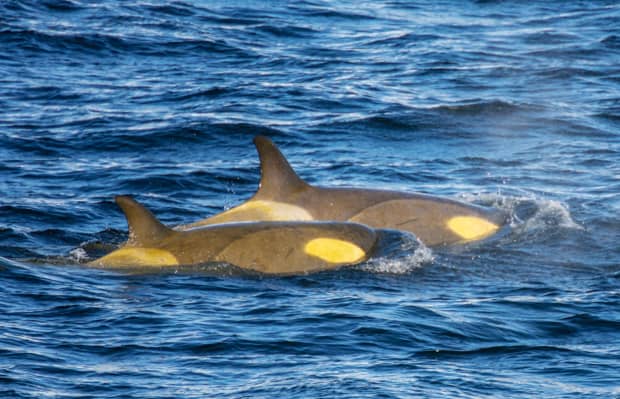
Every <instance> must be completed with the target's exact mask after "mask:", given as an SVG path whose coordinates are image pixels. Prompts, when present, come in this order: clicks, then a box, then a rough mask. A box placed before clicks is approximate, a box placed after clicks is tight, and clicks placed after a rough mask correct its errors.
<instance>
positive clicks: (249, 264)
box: [89, 196, 377, 274]
mask: <svg viewBox="0 0 620 399" xmlns="http://www.w3.org/2000/svg"><path fill="white" fill-rule="evenodd" d="M116 202H117V204H118V205H119V206H120V207H121V209H122V210H123V211H124V212H125V216H126V217H127V223H128V225H129V239H128V240H127V242H126V243H125V244H124V245H123V246H122V247H121V248H119V249H118V250H116V251H113V252H111V253H110V254H108V255H106V256H104V257H102V258H99V259H97V260H95V261H93V262H90V263H89V266H93V267H102V268H121V269H129V270H131V268H132V267H133V268H142V269H144V268H148V267H153V266H155V267H162V266H179V265H196V264H204V263H208V262H226V263H230V264H233V265H236V266H239V267H242V268H246V269H251V270H255V271H259V272H262V273H270V274H300V273H310V272H316V271H320V270H327V269H334V268H337V267H340V266H343V265H348V264H356V263H360V262H363V261H365V260H366V259H368V257H369V256H370V255H371V253H372V251H373V249H374V247H375V244H376V241H377V235H376V233H375V232H374V231H373V230H372V229H370V228H368V227H367V226H364V225H361V224H357V223H339V222H294V221H288V222H251V223H230V224H225V225H214V226H207V227H204V228H197V229H192V230H187V231H175V230H172V229H170V228H168V227H166V226H164V225H163V224H161V223H160V222H159V221H158V220H157V219H156V218H155V217H154V216H153V214H151V212H149V211H148V210H147V209H146V208H144V207H143V206H142V205H140V204H139V203H137V202H136V201H134V200H133V199H131V198H130V197H126V196H119V197H116Z"/></svg>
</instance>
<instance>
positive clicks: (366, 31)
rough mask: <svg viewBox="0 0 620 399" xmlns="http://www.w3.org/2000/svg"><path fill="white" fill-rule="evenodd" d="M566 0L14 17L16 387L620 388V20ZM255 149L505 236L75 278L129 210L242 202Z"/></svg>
mask: <svg viewBox="0 0 620 399" xmlns="http://www.w3.org/2000/svg"><path fill="white" fill-rule="evenodd" d="M566 3H568V2H542V1H541V2H529V3H528V4H524V3H523V2H494V1H477V2H476V1H467V2H460V1H440V2H415V1H402V2H401V1H385V2H353V1H351V2H348V1H338V2H336V1H333V2H332V1H303V2H279V1H273V2H254V1H240V2H235V1H232V2H220V1H193V2H189V1H188V2H181V1H174V2H166V3H165V4H164V3H162V2H145V1H136V2H122V1H113V0H106V1H100V2H87V1H77V0H57V1H35V0H31V1H6V2H2V3H0V53H2V55H3V56H2V57H1V58H0V193H1V194H2V195H1V196H0V304H1V305H2V311H1V312H0V397H7V398H16V397H23V398H30V397H32V398H43V397H52V398H69V397H71V398H76V397H77V398H86V397H123V398H128V397H135V398H149V397H152V398H154V397H157V398H178V397H183V398H203V397H228V398H241V397H247V398H261V397H264V398H273V397H274V396H281V397H286V398H315V397H335V396H339V397H355V398H360V397H369V398H378V397H383V398H407V397H438V398H439V397H441V398H443V397H461V398H480V397H502V398H505V397H521V398H531V397H548V398H582V397H601V398H610V397H620V383H618V370H619V369H620V310H619V309H620V289H619V286H620V245H619V244H618V242H619V238H620V217H619V216H618V215H619V213H620V133H619V132H620V7H619V6H618V5H617V4H616V2H613V1H608V2H605V1H591V2H571V4H566ZM256 134H263V135H267V136H269V137H271V138H272V139H273V140H274V141H275V142H276V143H277V144H279V145H280V146H281V149H282V150H283V152H284V153H285V155H287V157H288V158H289V159H290V161H291V163H292V164H293V165H294V167H295V168H296V169H297V170H298V172H299V173H300V175H301V176H302V177H304V178H305V179H307V180H308V181H309V182H311V183H316V184H321V185H327V186H350V185H353V186H362V187H374V188H386V189H398V190H406V191H420V192H426V193H431V194H434V195H442V196H447V197H454V198H458V199H461V200H464V201H469V202H475V203H480V204H484V205H489V206H494V207H498V208H502V209H504V210H507V211H508V212H509V213H510V215H511V217H512V223H511V228H510V230H509V231H508V232H506V233H505V234H502V235H501V236H499V237H496V238H494V239H491V240H489V241H487V242H483V243H478V244H475V245H468V246H464V247H452V248H433V249H428V248H426V247H424V246H423V245H420V244H418V243H416V242H414V241H410V240H407V239H406V238H402V237H401V238H399V237H397V236H396V235H395V237H394V238H393V240H392V241H391V242H389V243H388V245H387V248H385V251H384V252H383V255H382V256H380V257H378V258H375V259H372V260H371V261H369V262H368V263H366V264H363V265H360V266H357V267H352V268H345V269H341V270H337V271H332V272H325V273H318V274H313V275H308V276H298V277H286V278H281V277H265V276H260V275H254V274H246V273H243V272H241V271H239V270H235V269H232V268H230V267H227V266H221V265H220V266H209V267H196V268H191V269H182V270H174V271H161V272H158V273H153V274H149V275H146V276H145V275H131V274H119V273H114V272H109V271H105V270H91V269H88V268H85V267H83V266H80V263H81V262H83V261H84V260H86V259H88V258H89V257H92V256H95V255H96V254H97V253H98V251H101V250H102V248H101V247H103V248H104V249H105V247H106V246H109V245H110V244H117V243H121V242H122V241H123V240H124V239H125V238H126V225H125V221H124V218H123V216H122V213H121V212H120V210H119V209H117V207H116V205H115V204H114V202H113V196H114V195H117V194H130V195H133V196H135V197H136V198H137V199H138V200H140V201H141V202H143V203H145V204H146V205H147V206H148V207H149V208H150V209H152V210H153V212H154V213H155V214H156V215H157V216H158V217H160V218H161V219H162V221H164V222H165V223H167V224H171V225H176V224H181V223H189V222H192V221H195V220H198V219H200V218H203V217H205V216H207V215H210V214H214V213H216V212H219V211H221V210H223V209H226V208H228V207H231V206H234V205H236V204H238V203H240V202H242V201H243V200H244V199H246V198H248V197H249V196H250V195H251V194H252V193H253V192H254V190H255V188H256V186H257V183H258V158H257V156H256V153H255V150H254V148H253V146H252V143H251V141H252V137H253V136H254V135H256Z"/></svg>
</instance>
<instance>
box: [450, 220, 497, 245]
mask: <svg viewBox="0 0 620 399" xmlns="http://www.w3.org/2000/svg"><path fill="white" fill-rule="evenodd" d="M447 225H448V228H449V229H450V230H452V231H453V232H454V233H456V234H457V235H459V236H461V237H462V238H463V239H465V240H481V239H483V238H485V237H488V236H490V235H491V234H493V233H495V232H496V231H497V229H498V228H499V226H497V225H496V224H493V223H491V222H489V221H488V220H485V219H482V218H479V217H476V216H455V217H453V218H451V219H450V220H448V223H447Z"/></svg>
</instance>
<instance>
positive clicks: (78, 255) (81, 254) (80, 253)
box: [69, 248, 90, 263]
mask: <svg viewBox="0 0 620 399" xmlns="http://www.w3.org/2000/svg"><path fill="white" fill-rule="evenodd" d="M69 256H70V257H71V258H72V259H74V260H75V261H76V262H78V263H82V262H86V261H88V260H89V259H90V257H89V256H88V254H87V253H86V251H85V250H84V248H75V249H73V250H71V251H70V252H69Z"/></svg>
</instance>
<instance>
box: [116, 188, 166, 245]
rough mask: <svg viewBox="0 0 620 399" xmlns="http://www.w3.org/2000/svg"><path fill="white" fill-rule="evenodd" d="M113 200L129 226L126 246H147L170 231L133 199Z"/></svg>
mask: <svg viewBox="0 0 620 399" xmlns="http://www.w3.org/2000/svg"><path fill="white" fill-rule="evenodd" d="M115 200H116V203H117V204H118V206H120V208H121V209H122V210H123V212H124V213H125V217H126V218H127V225H128V226H129V240H128V241H127V243H128V244H130V245H135V246H149V245H151V244H153V243H155V242H157V241H159V240H161V239H162V238H164V237H165V236H166V235H168V234H169V233H170V232H171V231H172V230H170V229H169V228H167V227H166V226H164V225H163V224H162V223H161V222H160V221H159V220H157V218H156V217H155V216H153V214H152V213H151V211H149V210H148V209H146V208H145V207H144V206H143V205H141V204H139V203H138V202H136V201H135V200H134V199H133V198H131V197H129V196H125V195H119V196H117V197H116V198H115Z"/></svg>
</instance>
